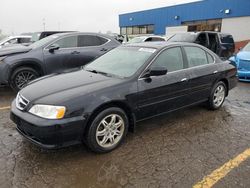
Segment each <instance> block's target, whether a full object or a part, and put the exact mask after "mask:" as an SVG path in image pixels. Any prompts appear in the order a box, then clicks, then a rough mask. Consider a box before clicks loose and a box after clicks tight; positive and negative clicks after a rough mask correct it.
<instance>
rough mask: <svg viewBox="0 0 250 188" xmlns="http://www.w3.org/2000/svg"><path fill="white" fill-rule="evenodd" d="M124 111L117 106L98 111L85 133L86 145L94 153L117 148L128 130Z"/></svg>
mask: <svg viewBox="0 0 250 188" xmlns="http://www.w3.org/2000/svg"><path fill="white" fill-rule="evenodd" d="M128 125H129V121H128V118H127V115H126V113H125V112H124V111H123V110H122V109H120V108H117V107H111V108H107V109H105V110H103V111H102V112H100V113H99V114H98V115H97V116H96V117H95V118H94V120H93V121H92V123H91V125H90V128H89V130H88V133H87V135H86V136H87V138H86V141H87V146H88V147H89V148H90V149H91V150H92V151H93V152H96V153H107V152H110V151H112V150H114V149H115V148H117V147H118V146H119V145H120V144H121V143H122V141H123V140H124V138H125V137H126V134H127V132H128Z"/></svg>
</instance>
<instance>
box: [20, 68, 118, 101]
mask: <svg viewBox="0 0 250 188" xmlns="http://www.w3.org/2000/svg"><path fill="white" fill-rule="evenodd" d="M121 81H122V79H118V78H113V77H107V76H104V75H101V74H95V73H91V72H87V71H84V70H80V71H76V72H71V73H65V74H59V75H52V76H50V77H48V76H47V77H45V78H42V79H39V80H38V81H35V82H34V83H32V84H30V85H28V86H26V87H25V88H24V89H22V90H21V91H20V94H21V95H22V96H24V97H25V98H26V99H27V100H29V101H30V102H32V103H36V104H63V103H64V102H65V101H68V100H71V99H73V98H74V97H79V96H82V95H87V94H89V93H93V92H94V91H98V90H100V89H102V88H106V87H109V86H111V85H114V84H118V83H120V82H121Z"/></svg>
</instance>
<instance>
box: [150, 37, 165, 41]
mask: <svg viewBox="0 0 250 188" xmlns="http://www.w3.org/2000/svg"><path fill="white" fill-rule="evenodd" d="M152 41H165V40H164V39H163V38H159V37H153V38H152Z"/></svg>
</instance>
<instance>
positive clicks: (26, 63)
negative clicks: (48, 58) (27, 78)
mask: <svg viewBox="0 0 250 188" xmlns="http://www.w3.org/2000/svg"><path fill="white" fill-rule="evenodd" d="M21 67H30V68H33V69H34V70H36V71H37V72H38V73H39V76H43V75H44V74H45V72H44V70H43V68H42V66H41V65H40V64H39V63H38V62H36V61H35V60H25V61H21V62H18V63H15V65H14V66H12V67H11V70H10V74H9V78H11V75H12V74H13V72H14V71H15V70H16V69H18V68H21Z"/></svg>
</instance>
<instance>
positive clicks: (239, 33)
mask: <svg viewBox="0 0 250 188" xmlns="http://www.w3.org/2000/svg"><path fill="white" fill-rule="evenodd" d="M221 32H224V33H230V34H232V35H233V37H234V40H235V42H240V41H247V40H250V16H247V17H237V18H225V19H222V28H221Z"/></svg>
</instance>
